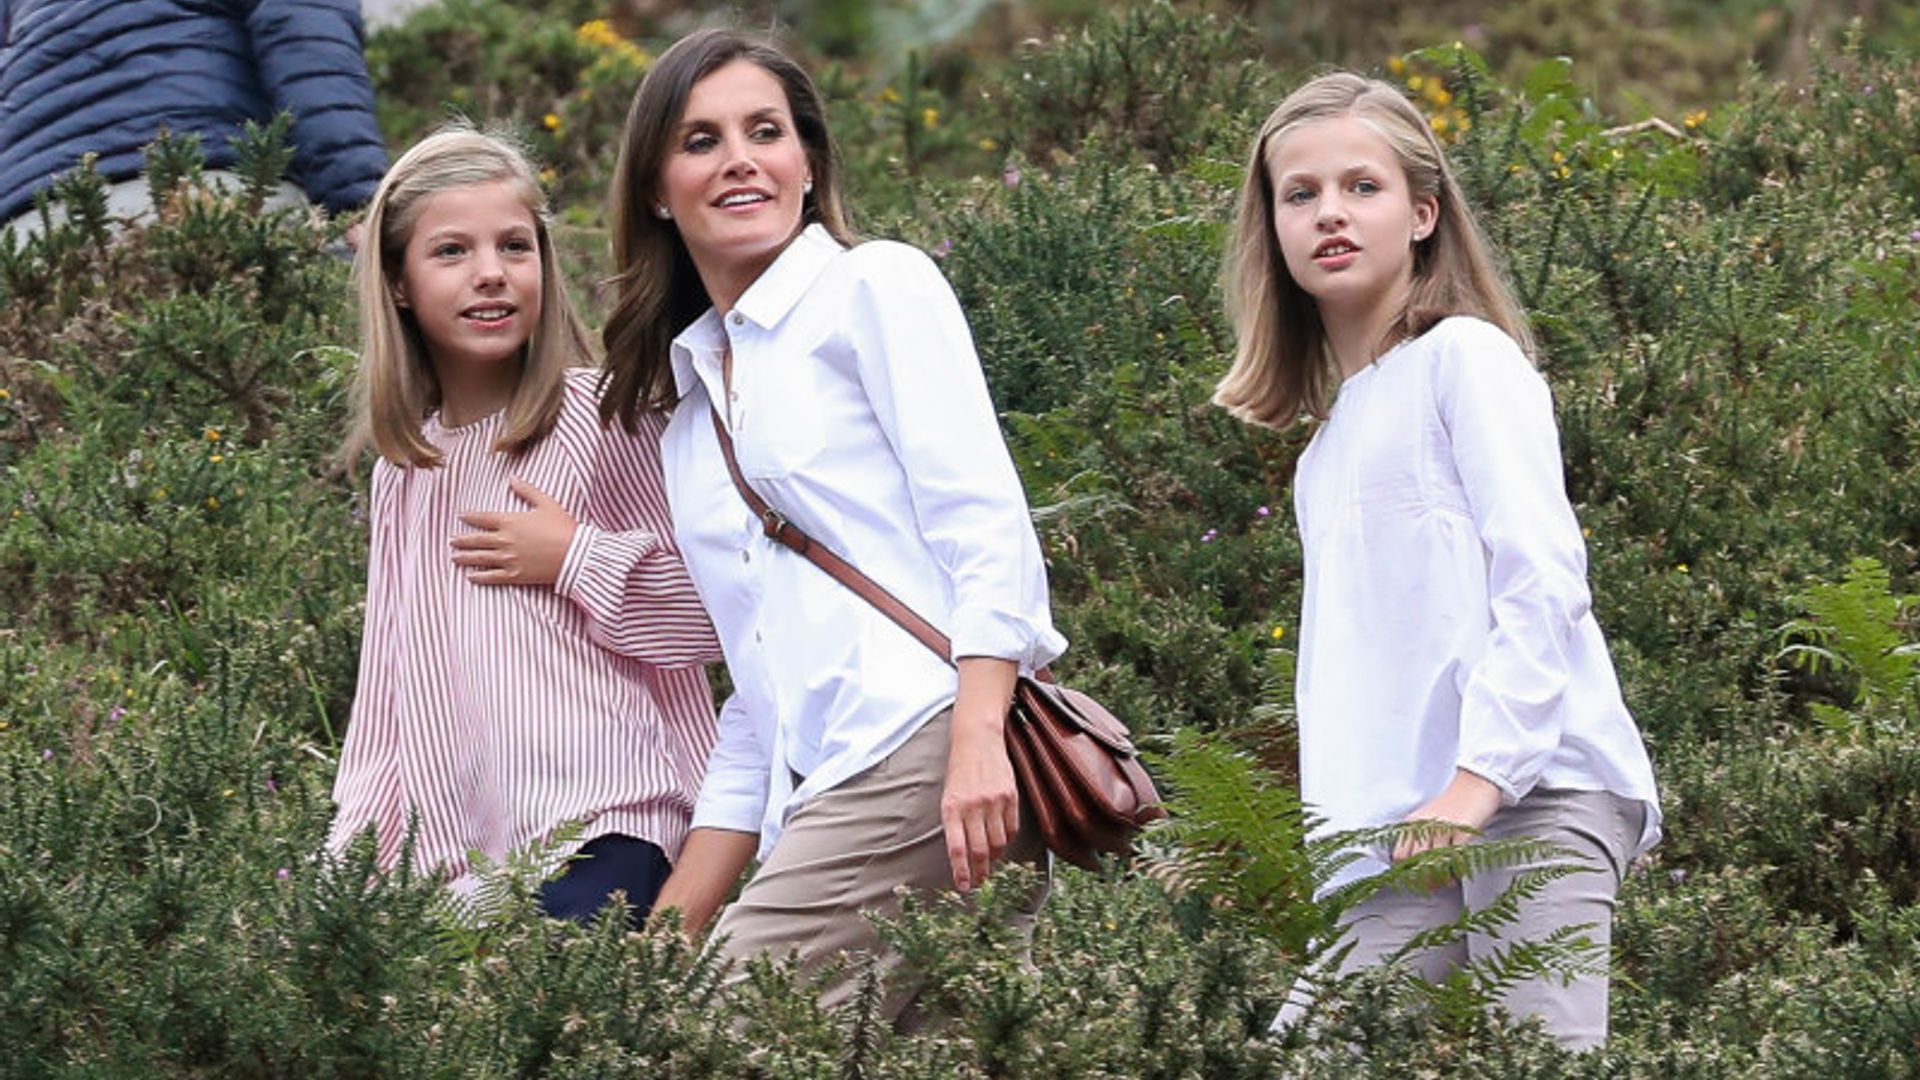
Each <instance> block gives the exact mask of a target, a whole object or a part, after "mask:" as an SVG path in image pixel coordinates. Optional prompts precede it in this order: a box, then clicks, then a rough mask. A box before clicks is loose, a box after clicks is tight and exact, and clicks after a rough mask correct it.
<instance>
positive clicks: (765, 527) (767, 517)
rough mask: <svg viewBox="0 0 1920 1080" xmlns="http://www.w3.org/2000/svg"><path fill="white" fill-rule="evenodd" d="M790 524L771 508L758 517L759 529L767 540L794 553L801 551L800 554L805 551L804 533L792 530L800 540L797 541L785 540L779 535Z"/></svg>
mask: <svg viewBox="0 0 1920 1080" xmlns="http://www.w3.org/2000/svg"><path fill="white" fill-rule="evenodd" d="M791 524H792V522H790V521H788V520H787V516H786V515H785V514H782V513H781V512H780V511H778V510H775V509H774V508H773V507H771V506H769V507H767V509H766V512H765V513H763V514H761V515H760V529H761V531H762V532H764V533H766V534H767V539H769V540H772V541H773V542H774V543H776V544H784V545H786V546H787V547H790V548H792V549H793V550H795V551H801V552H804V551H806V550H807V536H806V534H805V533H802V532H800V530H798V529H795V530H794V532H795V533H796V534H797V535H798V536H799V537H800V539H799V540H797V541H795V540H787V539H783V538H782V537H781V535H780V534H781V533H782V532H784V531H786V528H787V526H788V525H791Z"/></svg>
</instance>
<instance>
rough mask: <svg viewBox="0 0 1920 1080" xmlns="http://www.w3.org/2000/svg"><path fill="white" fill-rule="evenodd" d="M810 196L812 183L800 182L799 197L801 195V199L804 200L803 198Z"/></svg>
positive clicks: (808, 181) (809, 181)
mask: <svg viewBox="0 0 1920 1080" xmlns="http://www.w3.org/2000/svg"><path fill="white" fill-rule="evenodd" d="M811 194H813V181H811V180H803V181H801V182H800V195H801V197H803V198H804V197H806V196H808V195H811Z"/></svg>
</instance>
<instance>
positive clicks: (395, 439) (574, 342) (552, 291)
mask: <svg viewBox="0 0 1920 1080" xmlns="http://www.w3.org/2000/svg"><path fill="white" fill-rule="evenodd" d="M503 180H504V181H506V182H507V183H508V184H510V185H512V187H513V190H514V191H515V192H516V193H518V194H519V196H520V199H521V202H522V203H524V204H525V205H526V208H527V209H528V211H530V212H531V213H532V214H533V221H534V231H535V234H536V239H537V241H538V243H539V248H540V320H539V322H538V323H536V324H535V325H534V328H533V334H532V336H531V337H529V338H528V339H527V344H526V349H525V351H524V354H523V355H522V356H521V358H520V381H519V384H518V385H517V386H516V387H515V389H514V392H513V398H512V399H511V400H510V401H509V402H508V403H507V415H506V423H505V425H504V426H503V427H502V428H501V431H500V436H499V438H498V439H497V440H495V442H494V449H496V450H502V451H506V452H509V453H513V452H518V451H520V450H522V449H525V448H526V447H527V446H528V445H530V444H531V443H532V442H533V441H534V440H536V439H538V438H540V437H541V436H542V435H545V434H546V433H547V432H548V431H550V430H552V429H553V424H554V421H555V420H556V419H557V418H558V417H559V415H560V405H561V399H562V397H563V395H564V394H565V392H566V372H567V369H568V368H572V367H578V366H580V365H582V364H586V363H589V362H591V359H592V352H591V346H590V345H589V342H588V338H587V332H586V328H585V327H584V326H582V325H581V322H580V316H579V313H578V312H576V311H575V310H574V307H573V303H572V301H571V300H569V299H568V298H567V291H566V288H565V286H564V284H563V283H562V281H561V279H560V272H559V268H558V266H557V265H556V263H555V259H554V253H553V242H552V230H551V229H550V228H549V222H548V214H547V199H546V195H545V193H544V192H543V191H541V188H540V181H539V178H538V177H537V176H536V175H535V174H534V171H533V166H532V165H531V164H529V163H528V159H527V155H526V154H525V152H523V151H522V150H521V149H520V147H519V146H518V145H517V144H516V143H515V142H514V141H513V140H512V139H511V138H510V137H508V136H506V135H502V134H499V133H495V132H483V131H479V130H476V129H475V128H474V127H473V126H472V125H470V124H467V123H464V122H462V123H455V124H451V125H448V126H447V127H444V128H441V129H440V130H438V131H435V132H434V133H433V134H431V135H428V136H427V137H426V138H424V139H421V140H420V141H419V142H417V143H415V144H414V145H413V147H412V149H410V150H408V151H407V152H406V153H404V154H402V155H400V160H398V161H396V162H394V163H393V167H392V168H390V169H388V170H387V175H386V178H385V179H383V180H381V181H380V187H379V189H378V190H377V191H375V192H374V195H373V202H372V203H371V204H369V206H368V209H367V221H366V238H365V239H364V240H363V241H361V244H360V251H359V254H358V256H357V257H356V258H355V259H354V267H353V272H354V294H355V296H356V297H357V298H358V300H359V307H360V350H361V351H360V370H359V373H358V375H357V377H356V378H355V381H354V416H355V422H354V429H353V433H352V435H350V436H349V438H348V441H347V450H346V457H347V459H348V460H349V461H351V460H353V459H354V458H355V457H357V456H358V452H359V451H360V450H363V449H365V448H366V446H367V444H369V443H371V444H373V446H374V447H375V448H376V449H378V450H379V452H380V456H382V457H384V458H386V459H387V460H388V461H391V462H393V463H394V464H396V465H426V466H432V465H438V464H440V460H441V457H440V451H438V450H436V449H435V448H434V446H433V444H431V443H429V442H428V441H427V440H426V436H425V435H423V434H422V432H421V422H422V421H423V420H425V419H426V418H427V416H428V414H430V413H432V412H433V410H435V409H437V408H439V407H440V405H441V400H440V381H439V379H438V378H437V377H436V376H435V375H434V371H433V364H432V362H431V360H430V358H429V357H428V355H427V350H426V343H425V341H424V340H423V339H422V338H421V336H420V328H419V324H418V323H417V322H416V321H415V319H414V317H413V314H412V313H411V312H409V311H405V310H402V309H401V308H400V307H399V305H398V304H396V303H395V295H396V291H395V290H396V287H397V285H398V284H399V282H400V281H401V280H402V268H403V265H404V263H405V259H406V249H407V241H408V239H409V238H411V237H412V235H413V228H414V225H415V224H416V223H417V222H418V221H419V219H420V213H421V210H422V209H423V207H424V205H425V203H426V200H427V198H428V197H429V196H432V195H437V194H439V193H440V192H443V191H450V190H453V189H455V188H463V187H470V186H472V185H474V184H486V183H493V182H496V181H503Z"/></svg>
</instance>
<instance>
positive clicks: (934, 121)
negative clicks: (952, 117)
mask: <svg viewBox="0 0 1920 1080" xmlns="http://www.w3.org/2000/svg"><path fill="white" fill-rule="evenodd" d="M920 126H921V127H924V128H926V129H927V130H928V131H932V130H933V129H934V128H937V127H939V126H940V110H939V109H936V108H934V107H932V106H931V105H929V106H928V107H926V108H924V109H921V110H920Z"/></svg>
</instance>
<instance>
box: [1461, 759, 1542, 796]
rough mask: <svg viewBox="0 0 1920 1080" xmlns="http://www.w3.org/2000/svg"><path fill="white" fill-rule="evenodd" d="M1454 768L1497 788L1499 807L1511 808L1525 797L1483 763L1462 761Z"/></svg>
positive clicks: (1520, 791)
mask: <svg viewBox="0 0 1920 1080" xmlns="http://www.w3.org/2000/svg"><path fill="white" fill-rule="evenodd" d="M1456 767H1457V768H1459V769H1461V770H1463V771H1465V772H1470V773H1472V774H1473V775H1475V776H1477V777H1479V778H1480V779H1482V780H1485V781H1486V782H1487V783H1489V784H1492V785H1493V786H1494V787H1497V788H1499V789H1500V805H1501V806H1503V807H1505V806H1512V805H1513V804H1515V803H1517V802H1519V801H1520V800H1521V798H1522V797H1523V796H1525V795H1526V792H1524V791H1522V790H1520V788H1519V787H1518V786H1516V785H1515V784H1514V783H1513V782H1512V781H1510V780H1508V779H1507V778H1506V777H1505V776H1502V775H1501V774H1500V773H1499V772H1498V771H1496V770H1495V769H1493V768H1491V767H1490V766H1488V765H1487V764H1485V763H1484V762H1480V761H1462V762H1459V763H1458V764H1457V766H1456ZM1528 786H1529V787H1531V786H1532V785H1531V784H1529V785H1528Z"/></svg>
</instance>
